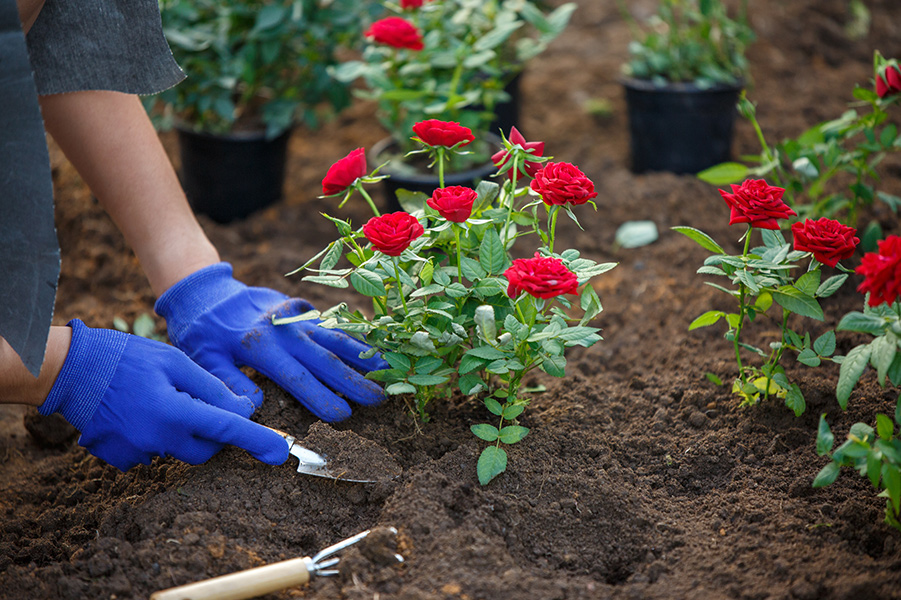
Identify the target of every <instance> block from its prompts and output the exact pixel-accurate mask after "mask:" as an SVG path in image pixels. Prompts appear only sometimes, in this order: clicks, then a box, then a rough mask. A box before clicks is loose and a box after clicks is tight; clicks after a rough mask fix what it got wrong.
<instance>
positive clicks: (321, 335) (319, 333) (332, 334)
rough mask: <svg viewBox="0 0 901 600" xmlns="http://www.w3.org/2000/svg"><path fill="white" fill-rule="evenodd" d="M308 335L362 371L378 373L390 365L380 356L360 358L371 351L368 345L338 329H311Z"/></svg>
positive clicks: (308, 330)
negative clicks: (362, 354)
mask: <svg viewBox="0 0 901 600" xmlns="http://www.w3.org/2000/svg"><path fill="white" fill-rule="evenodd" d="M306 333H307V335H309V336H310V338H311V339H312V340H313V341H315V342H316V343H317V344H319V345H320V346H322V347H324V348H327V349H328V350H330V351H331V352H332V353H333V354H335V355H336V356H338V357H339V358H340V359H341V360H343V361H344V362H346V363H347V364H349V365H351V366H352V367H354V368H356V369H360V370H361V371H378V370H380V369H387V368H388V363H386V362H385V360H384V359H383V358H382V356H381V355H380V354H376V355H375V356H372V357H370V358H365V359H364V358H360V354H361V353H363V352H366V351H367V350H369V349H370V346H369V345H368V344H365V343H363V342H361V341H360V340H358V339H356V338H354V337H351V336H350V335H348V334H346V333H344V332H343V331H340V330H338V329H326V328H325V327H309V328H307V330H306Z"/></svg>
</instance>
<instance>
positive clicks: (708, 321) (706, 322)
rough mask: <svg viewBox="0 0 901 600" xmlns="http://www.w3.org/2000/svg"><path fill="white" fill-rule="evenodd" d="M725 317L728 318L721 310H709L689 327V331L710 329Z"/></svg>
mask: <svg viewBox="0 0 901 600" xmlns="http://www.w3.org/2000/svg"><path fill="white" fill-rule="evenodd" d="M724 316H726V313H724V312H723V311H721V310H708V311H707V312H705V313H704V314H703V315H701V316H699V317H698V318H697V319H695V320H694V321H692V322H691V325H689V326H688V330H689V331H693V330H695V329H699V328H701V327H708V326H710V325H713V324H714V323H716V322H717V321H719V320H720V318H721V317H724Z"/></svg>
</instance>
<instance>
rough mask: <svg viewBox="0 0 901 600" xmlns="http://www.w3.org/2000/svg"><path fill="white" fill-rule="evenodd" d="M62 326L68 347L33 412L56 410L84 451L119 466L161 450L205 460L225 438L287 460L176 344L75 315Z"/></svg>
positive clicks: (261, 455) (280, 441)
mask: <svg viewBox="0 0 901 600" xmlns="http://www.w3.org/2000/svg"><path fill="white" fill-rule="evenodd" d="M69 327H71V328H72V343H71V345H70V347H69V354H68V355H67V356H66V360H65V362H64V363H63V368H62V369H61V370H60V373H59V375H58V376H57V378H56V382H55V383H54V384H53V388H52V389H51V390H50V393H49V394H48V395H47V399H46V400H45V401H44V403H43V404H42V405H41V406H40V407H39V408H38V411H39V412H40V413H41V414H42V415H49V414H51V413H54V412H59V413H61V414H62V415H63V417H65V419H66V420H67V421H69V423H71V424H72V425H73V426H74V427H75V428H76V429H78V430H79V431H81V437H80V438H79V440H78V443H79V444H80V445H82V446H84V447H85V448H87V450H88V451H89V452H90V453H91V454H93V455H95V456H97V457H99V458H102V459H103V460H105V461H106V462H108V463H110V464H111V465H113V466H115V467H118V468H119V469H121V470H123V471H126V470H128V469H130V468H131V467H133V466H135V465H136V464H138V463H144V464H150V459H151V458H153V457H154V456H163V455H169V456H174V457H175V458H177V459H179V460H183V461H185V462H187V463H191V464H198V463H202V462H206V461H207V460H209V459H210V457H212V456H213V455H214V454H215V453H216V452H218V451H219V450H221V449H222V447H223V446H225V445H226V444H231V445H233V446H238V447H240V448H244V449H245V450H247V451H248V452H250V453H251V454H252V455H253V456H255V457H256V458H258V459H259V460H261V461H263V462H265V463H269V464H271V465H278V464H281V463H283V462H285V460H287V458H288V444H287V443H286V442H285V440H284V438H282V436H280V435H278V434H277V433H275V432H274V431H272V430H271V429H268V428H266V427H263V426H262V425H259V424H257V423H254V422H253V421H250V420H248V419H247V417H249V416H250V415H251V414H252V413H253V410H254V406H253V403H252V402H251V401H250V399H249V398H242V397H240V396H236V395H235V394H233V393H232V392H231V390H229V389H228V388H227V387H226V386H225V384H224V383H222V382H221V381H219V380H218V379H216V378H215V377H213V376H212V375H210V374H209V373H207V372H206V371H204V370H203V369H202V368H200V367H199V366H197V365H196V364H194V363H193V362H192V361H191V359H190V358H188V357H187V356H185V355H184V353H183V352H181V351H180V350H177V349H176V348H173V347H172V346H168V345H166V344H162V343H160V342H155V341H152V340H147V339H144V338H141V337H138V336H135V335H129V334H126V333H122V332H120V331H114V330H111V329H91V328H89V327H87V326H86V325H85V324H84V323H82V322H81V321H79V320H77V319H76V320H73V321H70V322H69Z"/></svg>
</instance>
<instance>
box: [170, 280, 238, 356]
mask: <svg viewBox="0 0 901 600" xmlns="http://www.w3.org/2000/svg"><path fill="white" fill-rule="evenodd" d="M245 287H246V286H245V285H244V284H243V283H241V282H240V281H237V280H235V279H234V278H233V277H232V266H231V264H229V263H227V262H220V263H216V264H214V265H210V266H208V267H204V268H202V269H200V270H199V271H195V272H193V273H191V274H190V275H188V276H187V277H185V278H184V279H182V280H181V281H179V282H178V283H176V284H175V285H173V286H172V287H170V288H169V289H168V290H166V291H165V292H163V294H162V295H161V296H160V297H159V298H158V299H157V301H156V304H154V305H153V310H155V311H156V313H157V314H158V315H160V316H161V317H163V318H164V319H166V327H167V329H168V331H169V338H170V339H171V340H172V341H173V343H175V344H176V345H178V340H180V339H181V337H182V336H183V335H184V333H185V330H186V329H187V328H188V327H189V326H190V325H191V323H193V322H194V319H196V318H197V316H198V315H201V314H203V313H205V312H206V311H208V310H209V309H210V308H212V307H213V306H215V305H216V304H218V303H219V302H220V301H221V300H223V299H225V298H228V297H229V296H231V295H233V294H235V293H236V292H238V291H240V290H242V289H244V288H245Z"/></svg>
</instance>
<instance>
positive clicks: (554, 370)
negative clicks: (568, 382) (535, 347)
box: [541, 356, 566, 377]
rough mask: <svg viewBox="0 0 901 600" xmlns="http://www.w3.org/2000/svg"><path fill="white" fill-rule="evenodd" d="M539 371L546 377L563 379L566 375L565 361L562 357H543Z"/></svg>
mask: <svg viewBox="0 0 901 600" xmlns="http://www.w3.org/2000/svg"><path fill="white" fill-rule="evenodd" d="M541 369H542V370H543V371H544V372H545V373H547V374H548V375H552V376H554V377H563V376H565V375H566V359H565V358H563V357H562V356H545V357H544V361H543V362H542V363H541Z"/></svg>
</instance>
